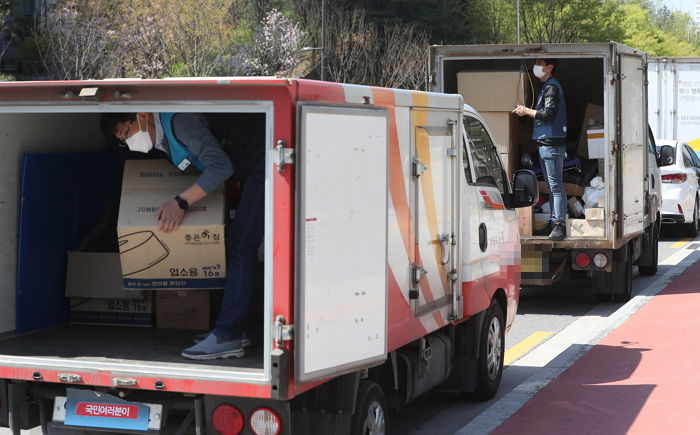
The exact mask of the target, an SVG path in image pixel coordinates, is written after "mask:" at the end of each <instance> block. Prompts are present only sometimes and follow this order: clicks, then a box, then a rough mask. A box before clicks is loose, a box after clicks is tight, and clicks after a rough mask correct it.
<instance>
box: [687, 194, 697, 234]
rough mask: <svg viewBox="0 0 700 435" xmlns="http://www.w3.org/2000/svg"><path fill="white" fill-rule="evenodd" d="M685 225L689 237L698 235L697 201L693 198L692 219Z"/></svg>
mask: <svg viewBox="0 0 700 435" xmlns="http://www.w3.org/2000/svg"><path fill="white" fill-rule="evenodd" d="M686 225H687V231H686V232H687V234H688V236H690V237H697V236H698V201H697V200H695V207H693V221H692V222H691V223H689V224H686Z"/></svg>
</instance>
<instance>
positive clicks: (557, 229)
mask: <svg viewBox="0 0 700 435" xmlns="http://www.w3.org/2000/svg"><path fill="white" fill-rule="evenodd" d="M564 237H566V228H565V227H564V224H563V223H562V222H555V223H554V226H553V227H552V232H551V233H549V240H564Z"/></svg>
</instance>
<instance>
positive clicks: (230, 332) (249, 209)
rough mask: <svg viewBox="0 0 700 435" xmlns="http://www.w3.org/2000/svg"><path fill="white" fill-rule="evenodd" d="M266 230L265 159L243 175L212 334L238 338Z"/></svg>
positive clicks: (243, 329)
mask: <svg viewBox="0 0 700 435" xmlns="http://www.w3.org/2000/svg"><path fill="white" fill-rule="evenodd" d="M264 231H265V159H261V160H260V161H258V163H256V164H255V166H254V167H253V168H252V170H251V172H250V174H248V176H247V177H246V180H245V182H244V184H243V190H242V192H241V200H240V202H239V204H238V209H236V215H235V217H234V218H233V220H232V221H231V222H230V225H229V226H228V228H227V230H226V290H225V291H224V298H223V301H222V304H221V312H219V317H218V318H217V319H216V329H215V332H214V333H215V334H216V336H217V337H220V338H225V339H229V340H230V339H235V338H240V336H241V333H242V332H243V331H245V330H246V329H247V326H248V325H247V322H248V312H249V311H250V306H251V301H252V300H253V292H254V291H255V281H256V280H255V275H256V272H255V271H256V264H257V261H258V247H259V246H260V243H261V242H262V239H263V234H264Z"/></svg>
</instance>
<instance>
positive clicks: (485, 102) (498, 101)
mask: <svg viewBox="0 0 700 435" xmlns="http://www.w3.org/2000/svg"><path fill="white" fill-rule="evenodd" d="M457 92H458V93H460V94H462V96H463V97H464V102H465V103H466V104H469V105H470V106H472V107H473V108H475V109H476V110H478V111H479V112H483V111H495V112H510V111H511V110H513V108H515V106H516V105H518V104H525V105H530V104H531V101H529V100H531V98H530V82H529V79H528V75H527V74H524V73H521V72H520V71H464V72H460V73H457Z"/></svg>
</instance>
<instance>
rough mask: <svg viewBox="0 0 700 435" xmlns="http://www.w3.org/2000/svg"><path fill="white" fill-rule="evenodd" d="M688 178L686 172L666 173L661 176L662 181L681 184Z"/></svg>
mask: <svg viewBox="0 0 700 435" xmlns="http://www.w3.org/2000/svg"><path fill="white" fill-rule="evenodd" d="M687 179H688V175H686V174H666V175H662V176H661V182H662V183H672V184H681V183H685V181H686V180H687Z"/></svg>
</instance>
